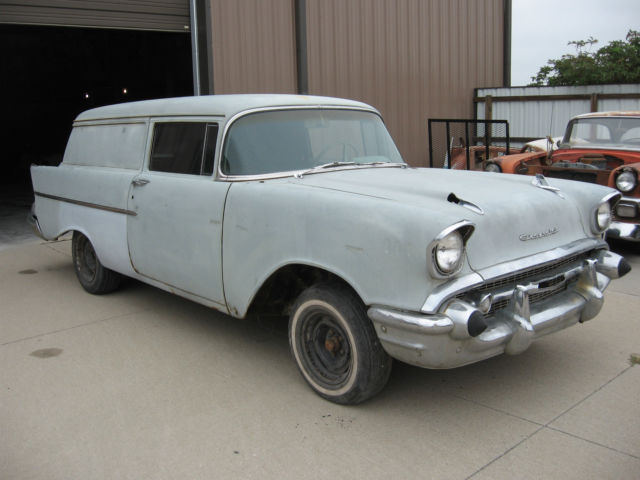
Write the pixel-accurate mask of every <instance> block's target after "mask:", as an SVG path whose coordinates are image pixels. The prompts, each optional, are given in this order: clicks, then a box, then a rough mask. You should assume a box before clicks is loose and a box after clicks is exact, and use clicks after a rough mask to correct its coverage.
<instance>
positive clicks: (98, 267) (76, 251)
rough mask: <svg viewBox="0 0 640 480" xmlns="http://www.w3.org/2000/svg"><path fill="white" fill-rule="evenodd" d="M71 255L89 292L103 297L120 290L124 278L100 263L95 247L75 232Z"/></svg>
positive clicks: (83, 286) (83, 236) (75, 267)
mask: <svg viewBox="0 0 640 480" xmlns="http://www.w3.org/2000/svg"><path fill="white" fill-rule="evenodd" d="M71 254H72V257H73V268H74V269H75V271H76V276H77V277H78V280H79V281H80V285H82V288H84V289H85V290H86V291H87V292H89V293H93V294H96V295H102V294H104V293H109V292H112V291H114V290H115V289H116V288H118V286H119V285H120V281H121V279H122V276H121V275H120V274H119V273H117V272H114V271H113V270H109V269H108V268H105V267H104V266H103V265H102V263H100V260H99V259H98V256H97V255H96V252H95V250H94V248H93V245H91V242H90V241H89V239H88V238H87V237H86V236H85V235H83V234H82V233H80V232H73V239H72V241H71Z"/></svg>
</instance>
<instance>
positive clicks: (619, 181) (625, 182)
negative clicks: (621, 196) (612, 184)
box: [616, 171, 637, 193]
mask: <svg viewBox="0 0 640 480" xmlns="http://www.w3.org/2000/svg"><path fill="white" fill-rule="evenodd" d="M636 184H637V180H636V176H635V175H634V174H633V172H629V171H625V172H622V173H621V174H620V175H618V178H616V187H617V189H618V190H620V191H621V192H624V193H628V192H630V191H632V190H633V189H634V188H636Z"/></svg>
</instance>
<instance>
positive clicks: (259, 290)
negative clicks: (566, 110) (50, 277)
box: [31, 95, 630, 404]
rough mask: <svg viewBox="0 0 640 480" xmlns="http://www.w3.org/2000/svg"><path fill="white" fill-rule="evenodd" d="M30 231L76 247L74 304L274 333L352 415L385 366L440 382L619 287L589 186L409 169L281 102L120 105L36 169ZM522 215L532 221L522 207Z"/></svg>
mask: <svg viewBox="0 0 640 480" xmlns="http://www.w3.org/2000/svg"><path fill="white" fill-rule="evenodd" d="M31 174H32V178H33V186H34V191H35V204H34V206H33V210H32V214H31V221H32V222H33V225H34V227H35V228H36V230H37V232H39V234H40V235H41V236H42V237H43V238H45V239H49V240H52V239H56V238H58V237H59V236H60V235H62V234H64V233H67V232H73V241H72V251H73V264H74V267H75V271H76V273H77V276H78V279H79V281H80V283H81V284H82V286H83V287H84V288H85V289H86V290H87V291H88V292H91V293H94V294H103V293H107V292H110V291H112V290H114V289H115V288H117V286H118V283H119V281H120V279H121V277H122V276H123V275H125V276H128V277H133V278H136V279H138V280H141V281H143V282H146V283H149V284H151V285H154V286H156V287H159V288H162V289H164V290H167V291H170V292H173V293H175V294H178V295H181V296H183V297H186V298H189V299H191V300H193V301H196V302H198V303H201V304H204V305H207V306H210V307H212V308H215V309H217V310H220V311H222V312H224V313H227V314H229V315H231V316H233V317H238V318H242V317H245V316H246V315H247V314H248V313H250V312H258V311H261V310H270V311H272V312H276V313H281V314H284V315H287V316H288V318H289V341H290V345H291V351H292V354H293V357H294V359H295V361H296V364H297V366H298V367H299V369H300V372H301V373H302V375H303V377H304V378H305V380H306V381H307V382H308V384H309V385H310V386H311V388H313V390H315V391H316V392H317V393H318V394H319V395H321V396H322V397H324V398H326V399H328V400H330V401H333V402H337V403H343V404H354V403H359V402H362V401H364V400H366V399H368V398H370V397H372V396H373V395H375V394H376V393H378V392H379V391H380V390H381V389H382V388H383V387H384V385H385V384H386V382H387V380H388V378H389V374H390V371H391V364H392V358H395V359H397V360H400V361H403V362H407V363H410V364H413V365H418V366H421V367H426V368H452V367H457V366H461V365H466V364H469V363H472V362H477V361H479V360H483V359H486V358H489V357H492V356H495V355H499V354H502V353H507V354H517V353H520V352H522V351H524V350H526V349H527V348H528V347H529V345H530V344H531V342H532V340H534V339H535V338H537V337H540V336H542V335H546V334H548V333H551V332H554V331H557V330H561V329H563V328H566V327H568V326H570V325H573V324H575V323H578V322H584V321H586V320H590V319H592V318H593V317H595V316H596V315H597V314H598V312H599V311H600V309H601V307H602V303H603V291H604V290H605V288H606V287H607V285H608V284H609V281H610V279H613V278H618V277H620V276H622V275H624V274H625V273H627V272H628V271H629V269H630V267H629V265H628V263H627V262H626V261H625V260H624V259H623V258H622V257H620V256H618V255H616V254H614V253H611V252H610V251H609V250H608V247H607V244H606V243H605V242H604V240H603V232H604V231H605V230H606V229H607V227H608V226H609V223H610V221H611V208H612V206H613V205H614V204H615V202H616V201H617V199H618V198H619V196H620V195H619V194H618V193H616V192H615V191H614V190H612V189H609V188H605V187H601V186H597V185H588V184H584V183H578V182H571V181H564V180H549V181H547V180H546V179H545V178H544V177H542V176H538V177H533V180H532V177H524V176H515V175H514V176H512V175H501V174H493V173H484V172H461V171H449V170H436V169H420V168H411V167H409V166H408V165H407V164H406V163H404V162H403V160H402V158H401V156H400V154H399V153H398V150H397V149H396V147H395V145H394V143H393V141H392V139H391V137H390V135H389V133H388V132H387V130H386V128H385V126H384V123H383V121H382V119H381V117H380V114H379V113H378V112H377V111H376V110H375V109H374V108H372V107H370V106H369V105H366V104H363V103H360V102H355V101H349V100H342V99H336V98H324V97H307V96H293V95H228V96H227V95H220V96H208V97H207V96H205V97H187V98H173V99H165V100H151V101H144V102H135V103H124V104H119V105H112V106H106V107H101V108H96V109H93V110H89V111H86V112H84V113H82V114H81V115H79V116H78V118H77V119H76V120H75V122H74V124H73V130H72V133H71V136H70V138H69V142H68V145H67V148H66V151H65V155H64V160H63V162H62V164H61V165H60V166H58V167H47V166H34V167H32V170H31ZM531 206H535V208H531Z"/></svg>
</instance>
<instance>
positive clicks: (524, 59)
mask: <svg viewBox="0 0 640 480" xmlns="http://www.w3.org/2000/svg"><path fill="white" fill-rule="evenodd" d="M630 29H632V30H640V0H512V30H511V31H512V37H511V42H512V43H511V85H512V86H514V87H516V86H523V85H528V84H529V83H531V77H533V76H535V75H536V74H537V73H538V70H540V67H542V66H544V65H546V64H547V60H549V59H556V58H560V57H561V56H562V55H564V54H575V53H577V51H576V49H575V47H574V46H572V45H567V43H568V42H569V41H572V40H586V39H588V38H589V37H593V38H595V39H597V40H598V43H596V44H595V45H593V46H592V47H591V50H590V51H592V52H595V51H597V50H598V49H599V48H601V47H603V46H605V45H607V44H608V43H609V42H611V41H613V40H624V39H625V37H626V35H627V32H628V31H629V30H630Z"/></svg>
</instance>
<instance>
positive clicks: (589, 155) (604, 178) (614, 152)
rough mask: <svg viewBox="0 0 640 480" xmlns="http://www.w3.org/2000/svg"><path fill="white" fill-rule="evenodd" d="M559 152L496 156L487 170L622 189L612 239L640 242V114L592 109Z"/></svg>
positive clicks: (572, 124)
mask: <svg viewBox="0 0 640 480" xmlns="http://www.w3.org/2000/svg"><path fill="white" fill-rule="evenodd" d="M557 147H558V148H557V150H551V149H550V150H549V151H548V152H529V153H518V154H515V155H504V156H500V157H496V158H493V159H491V162H490V163H487V164H485V165H484V170H487V171H494V172H503V173H518V174H522V175H538V174H542V175H544V176H545V177H551V178H564V179H569V180H578V181H582V182H589V183H597V184H600V185H607V186H609V187H612V188H616V189H617V190H618V191H619V192H621V193H622V195H623V196H622V199H621V200H620V201H619V202H618V204H617V206H616V208H615V210H614V212H613V213H614V218H613V222H612V223H611V227H610V228H609V230H608V231H607V236H608V237H610V238H621V239H624V240H631V241H636V242H637V241H640V188H639V187H638V173H639V172H640V112H604V113H587V114H584V115H578V116H577V117H574V118H572V119H571V120H570V121H569V123H568V125H567V130H566V132H565V135H564V137H563V139H562V140H561V141H560V142H558V144H557Z"/></svg>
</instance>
